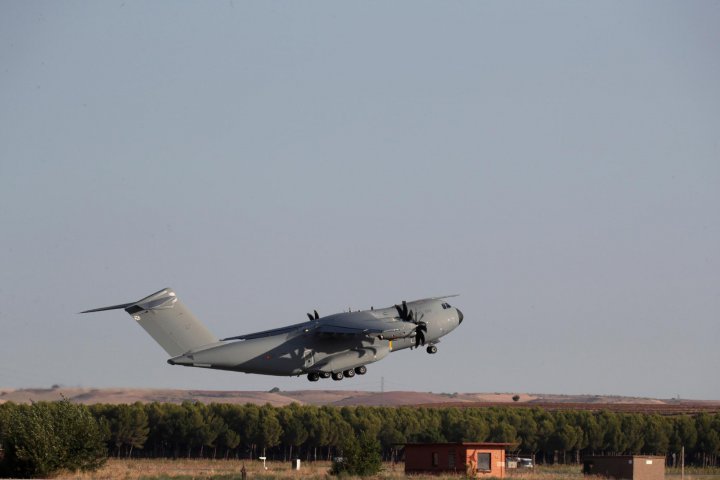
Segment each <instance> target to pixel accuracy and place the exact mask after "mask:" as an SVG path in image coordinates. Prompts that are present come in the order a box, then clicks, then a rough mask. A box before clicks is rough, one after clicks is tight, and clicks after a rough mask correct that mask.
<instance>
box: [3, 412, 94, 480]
mask: <svg viewBox="0 0 720 480" xmlns="http://www.w3.org/2000/svg"><path fill="white" fill-rule="evenodd" d="M5 421H6V424H5V427H4V428H3V450H4V457H3V459H2V463H1V464H0V470H2V473H4V474H6V475H11V476H17V477H46V476H51V475H53V474H54V473H55V472H57V471H59V470H62V469H67V470H72V471H76V470H82V471H93V470H96V469H98V468H99V467H101V466H102V465H103V464H104V463H105V460H106V454H107V451H106V449H105V445H104V440H103V437H102V433H101V431H100V428H99V427H98V423H97V421H96V420H95V419H94V418H93V416H92V415H91V413H90V411H89V410H88V409H87V407H85V406H83V405H75V404H72V403H70V402H69V401H68V400H62V401H60V402H56V403H46V402H41V403H36V404H33V405H22V406H17V408H13V409H11V410H10V411H9V413H8V415H7V416H6V419H5Z"/></svg>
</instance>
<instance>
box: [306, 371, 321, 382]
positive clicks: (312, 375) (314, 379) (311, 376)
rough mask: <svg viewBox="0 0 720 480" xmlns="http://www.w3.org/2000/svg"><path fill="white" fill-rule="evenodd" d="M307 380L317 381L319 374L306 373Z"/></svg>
mask: <svg viewBox="0 0 720 480" xmlns="http://www.w3.org/2000/svg"><path fill="white" fill-rule="evenodd" d="M308 380H310V381H311V382H317V381H318V380H320V374H319V373H317V372H310V373H308Z"/></svg>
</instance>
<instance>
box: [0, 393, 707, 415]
mask: <svg viewBox="0 0 720 480" xmlns="http://www.w3.org/2000/svg"><path fill="white" fill-rule="evenodd" d="M62 398H66V399H68V400H70V401H72V402H74V403H82V404H85V405H91V404H97V403H106V404H131V403H135V402H141V403H149V402H168V403H182V402H183V401H191V402H199V403H205V404H209V403H232V404H245V403H253V404H256V405H265V404H268V403H269V404H270V405H273V406H276V407H281V406H285V405H289V404H291V403H298V404H300V405H331V406H336V407H341V406H346V405H348V406H360V405H362V406H389V407H391V406H424V407H493V406H503V407H507V406H513V407H525V408H527V407H538V408H544V409H547V410H592V411H598V410H609V411H614V412H626V413H659V414H664V415H673V414H688V413H699V412H711V413H714V412H720V401H703V400H677V399H656V398H644V397H622V396H615V395H553V394H538V393H518V394H513V393H434V392H404V391H392V392H367V391H357V390H289V391H273V392H261V391H222V390H170V389H133V388H85V387H76V388H67V387H54V388H34V389H30V388H28V389H11V388H0V403H3V402H15V403H30V402H40V401H54V400H60V399H62ZM514 398H517V401H515V400H514Z"/></svg>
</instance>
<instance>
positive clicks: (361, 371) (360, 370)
mask: <svg viewBox="0 0 720 480" xmlns="http://www.w3.org/2000/svg"><path fill="white" fill-rule="evenodd" d="M355 373H357V374H358V375H365V374H366V373H367V367H366V366H365V365H363V366H362V367H355Z"/></svg>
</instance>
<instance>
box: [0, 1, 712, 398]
mask: <svg viewBox="0 0 720 480" xmlns="http://www.w3.org/2000/svg"><path fill="white" fill-rule="evenodd" d="M0 72H1V73H0V387H2V386H5V387H49V386H50V385H52V384H55V383H57V384H63V385H67V386H94V387H107V386H134V387H173V388H213V389H243V390H244V389H247V390H255V389H260V390H266V389H270V388H272V387H275V386H277V387H280V388H281V389H283V390H291V389H303V388H358V389H368V390H379V389H380V382H381V378H383V377H384V380H385V388H386V389H388V390H390V389H392V390H418V391H433V392H471V391H489V392H493V391H498V392H543V393H592V394H621V395H637V396H656V397H673V396H676V395H680V396H681V397H682V398H701V399H720V380H718V374H717V371H718V365H720V346H719V345H720V2H717V1H705V2H703V1H693V2H681V1H677V2H659V1H646V2H643V1H633V2H625V1H616V2H612V1H610V2H608V1H598V2H530V1H527V2H512V1H511V2H506V1H498V2H420V1H394V2H367V1H363V2H280V1H276V2H243V1H239V0H231V1H218V2H194V1H193V2H175V1H173V2H170V1H158V2H133V1H126V0H124V1H105V2H87V1H84V2H66V1H60V2H54V1H52V2H51V1H48V2H26V1H7V0H6V1H3V2H1V3H0ZM166 286H169V287H172V288H174V289H175V290H176V292H178V295H179V296H180V297H181V298H182V299H183V301H184V303H185V304H186V305H187V306H188V307H189V308H190V309H191V310H192V311H193V312H194V313H195V314H196V315H197V316H198V317H199V318H201V319H202V320H203V321H204V322H205V323H206V324H207V326H208V327H209V328H210V329H211V330H212V331H213V332H214V333H216V335H218V336H220V337H226V336H231V335H240V334H244V333H250V332H253V331H257V330H261V329H266V328H273V327H280V326H283V325H287V324H291V323H297V322H301V321H303V320H304V319H305V318H306V317H305V312H307V311H311V310H312V309H314V308H316V309H318V311H320V313H321V314H330V313H334V312H337V311H341V310H343V309H347V308H348V307H352V308H353V309H356V308H367V307H369V306H370V305H374V306H376V307H378V306H388V305H392V304H393V303H396V302H399V301H400V300H402V299H408V300H410V299H416V298H422V297H428V296H437V295H443V294H451V293H459V294H461V296H460V297H458V298H456V299H453V304H455V305H457V306H458V307H460V309H461V310H462V311H463V312H464V314H465V321H464V322H463V324H462V325H461V327H460V328H459V329H458V330H456V331H455V332H454V333H453V334H451V335H449V336H447V337H445V338H444V339H443V341H442V343H441V344H440V345H439V352H438V354H437V355H435V356H429V355H427V354H426V353H425V352H424V350H420V351H407V350H406V351H402V352H399V353H396V354H393V355H391V356H390V357H389V358H387V359H385V360H383V361H382V362H379V363H377V364H374V365H371V366H370V368H369V369H368V374H367V375H366V376H364V377H355V378H354V379H352V380H345V381H343V382H339V383H338V382H332V381H330V380H327V381H323V382H319V383H316V384H311V383H309V382H308V381H307V380H306V379H305V378H304V377H300V378H286V377H265V376H258V375H246V374H237V373H229V372H214V371H207V370H199V369H191V368H183V367H171V366H170V365H168V364H167V363H166V362H165V361H166V359H167V355H166V353H165V352H164V351H163V350H162V349H161V348H160V347H159V346H158V345H156V344H155V343H154V341H153V340H152V339H151V338H150V337H149V336H148V335H147V334H146V333H145V332H144V331H143V330H142V329H141V328H139V327H138V326H137V325H134V322H133V320H132V319H131V318H130V317H129V316H128V315H127V314H125V313H124V312H122V311H116V312H105V313H100V314H92V315H77V313H76V312H78V311H80V310H84V309H87V308H93V307H100V306H104V305H111V304H116V303H122V302H129V301H134V300H138V299H140V298H142V297H144V296H146V295H148V294H150V293H152V292H155V291H156V290H159V289H161V288H163V287H166Z"/></svg>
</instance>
